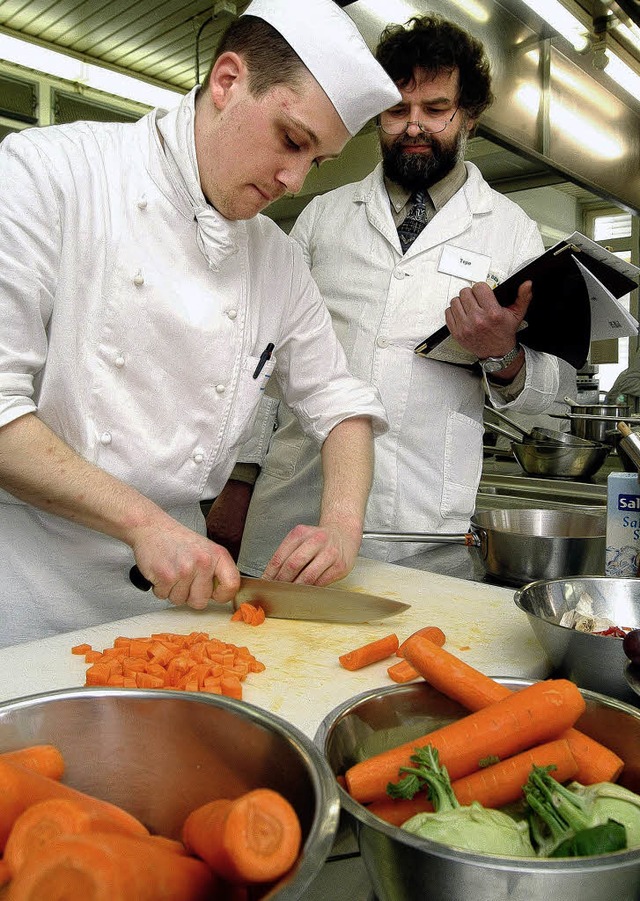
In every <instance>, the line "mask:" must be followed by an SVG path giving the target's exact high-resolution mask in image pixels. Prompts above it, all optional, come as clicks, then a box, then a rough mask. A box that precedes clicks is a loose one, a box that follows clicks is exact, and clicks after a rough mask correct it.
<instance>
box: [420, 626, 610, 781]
mask: <svg viewBox="0 0 640 901" xmlns="http://www.w3.org/2000/svg"><path fill="white" fill-rule="evenodd" d="M405 659H406V660H408V661H409V662H410V663H411V665H412V666H414V667H415V668H416V669H417V670H418V671H419V672H420V674H421V675H422V676H423V677H424V679H426V681H427V682H428V683H429V684H430V685H433V687H434V688H437V689H438V691H441V692H442V694H444V695H446V696H447V697H448V698H452V699H453V700H454V701H458V703H459V704H462V706H463V707H466V708H467V710H472V711H475V710H482V708H483V707H486V706H487V705H488V704H492V703H495V701H499V700H501V699H502V698H507V697H509V695H510V694H512V691H511V689H510V688H508V687H507V686H506V685H501V684H500V682H496V681H495V680H494V679H490V678H489V676H485V675H484V673H481V672H480V670H477V669H474V668H473V667H472V666H469V664H467V663H464V662H463V661H462V660H460V659H459V658H458V657H456V656H455V655H454V654H450V653H449V652H448V651H445V650H444V648H440V647H437V646H436V645H434V644H433V643H432V642H429V641H425V640H424V638H421V637H420V636H418V637H417V638H416V637H411V638H410V639H408V641H407V642H406V648H405ZM562 737H563V738H566V739H567V741H568V742H569V745H570V747H571V753H572V754H573V756H574V757H575V759H576V762H577V764H578V773H577V775H576V779H577V781H578V782H581V783H582V784H583V785H593V784H595V783H596V782H615V781H616V779H617V778H618V776H619V775H620V773H621V772H622V769H623V767H624V761H623V760H622V759H621V758H620V757H618V755H617V754H614V752H613V751H611V750H610V749H609V748H606V747H605V746H604V745H602V744H600V743H599V742H597V741H595V740H594V739H592V738H590V737H589V736H587V735H585V734H584V733H582V732H579V731H578V730H577V729H573V728H572V729H569V730H568V732H567V734H566V735H563V736H562Z"/></svg>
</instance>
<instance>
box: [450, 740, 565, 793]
mask: <svg viewBox="0 0 640 901" xmlns="http://www.w3.org/2000/svg"><path fill="white" fill-rule="evenodd" d="M550 765H553V766H554V767H555V769H554V771H553V778H554V779H557V780H558V782H566V781H567V780H568V779H573V778H574V777H575V775H576V773H577V772H578V764H577V763H576V759H575V757H574V756H573V754H572V753H571V748H570V747H569V742H568V741H567V740H566V739H562V738H560V739H557V740H556V741H549V742H545V743H544V744H542V745H538V746H537V747H535V748H530V749H528V750H527V751H522V752H521V753H520V754H516V755H515V756H514V757H508V758H507V759H506V760H501V761H500V762H499V763H494V764H492V765H491V766H487V767H484V768H483V769H481V770H477V771H476V772H475V773H470V774H469V775H468V776H464V777H463V778H462V779H456V780H455V782H453V783H452V786H451V787H452V788H453V792H454V794H455V796H456V798H457V799H458V801H459V802H460V804H462V805H464V806H469V805H470V804H471V802H472V801H478V802H479V803H480V804H482V806H483V807H496V808H497V807H504V806H505V804H511V803H513V802H514V801H518V800H519V799H520V798H521V797H522V786H523V785H524V784H525V782H526V781H527V779H528V778H529V775H530V773H531V769H532V768H533V767H534V766H550Z"/></svg>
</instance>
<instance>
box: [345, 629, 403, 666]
mask: <svg viewBox="0 0 640 901" xmlns="http://www.w3.org/2000/svg"><path fill="white" fill-rule="evenodd" d="M397 650H398V636H397V635H394V634H393V633H392V634H391V635H385V637H384V638H379V639H378V640H377V641H371V642H369V644H365V645H363V646H362V647H360V648H356V649H355V650H353V651H349V652H348V653H347V654H342V656H340V657H338V660H339V661H340V666H343V667H344V668H345V669H348V670H358V669H362V667H363V666H369V665H370V664H372V663H378V661H379V660H384V659H385V658H386V657H391V655H392V654H395V652H396V651H397Z"/></svg>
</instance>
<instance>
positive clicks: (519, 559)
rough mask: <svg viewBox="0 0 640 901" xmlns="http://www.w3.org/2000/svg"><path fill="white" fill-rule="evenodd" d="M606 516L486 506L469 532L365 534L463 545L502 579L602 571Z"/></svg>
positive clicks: (514, 581) (519, 580)
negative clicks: (501, 508) (492, 508)
mask: <svg viewBox="0 0 640 901" xmlns="http://www.w3.org/2000/svg"><path fill="white" fill-rule="evenodd" d="M605 534H606V517H605V515H604V514H594V513H584V512H582V511H578V510H482V511H480V512H477V513H474V515H473V516H472V517H471V527H470V530H469V531H468V532H466V533H464V532H463V533H459V534H439V533H437V532H435V533H430V532H365V533H364V535H363V538H371V539H374V540H378V541H409V542H410V541H415V542H418V543H424V544H464V545H466V546H467V547H470V548H473V549H474V550H475V552H476V553H477V555H478V558H479V559H480V561H481V563H482V565H483V567H484V570H485V572H486V573H487V574H488V575H490V576H493V577H494V578H496V579H498V580H499V581H501V582H508V583H510V584H512V585H524V584H527V583H528V582H534V581H536V580H537V579H562V578H564V577H567V576H581V575H594V576H599V575H602V574H603V573H604V556H605Z"/></svg>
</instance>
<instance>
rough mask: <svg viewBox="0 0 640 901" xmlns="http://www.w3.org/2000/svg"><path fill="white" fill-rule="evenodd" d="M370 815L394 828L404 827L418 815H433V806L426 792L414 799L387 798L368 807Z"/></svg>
mask: <svg viewBox="0 0 640 901" xmlns="http://www.w3.org/2000/svg"><path fill="white" fill-rule="evenodd" d="M367 810H368V811H369V813H373V814H375V815H376V816H377V817H380V819H381V820H384V821H385V822H387V823H391V825H392V826H402V824H403V823H406V822H407V820H408V819H410V818H411V817H414V816H415V815H416V814H417V813H431V812H432V811H433V804H432V803H431V801H430V800H429V799H428V798H427V796H426V794H425V793H424V792H421V793H420V794H418V795H416V796H415V797H413V798H398V799H396V800H394V799H393V798H387V799H386V800H384V801H374V802H373V803H372V804H369V805H368V806H367Z"/></svg>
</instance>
